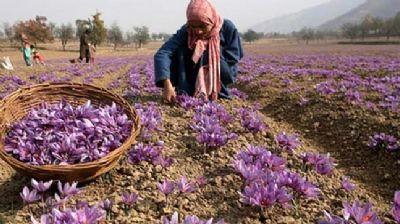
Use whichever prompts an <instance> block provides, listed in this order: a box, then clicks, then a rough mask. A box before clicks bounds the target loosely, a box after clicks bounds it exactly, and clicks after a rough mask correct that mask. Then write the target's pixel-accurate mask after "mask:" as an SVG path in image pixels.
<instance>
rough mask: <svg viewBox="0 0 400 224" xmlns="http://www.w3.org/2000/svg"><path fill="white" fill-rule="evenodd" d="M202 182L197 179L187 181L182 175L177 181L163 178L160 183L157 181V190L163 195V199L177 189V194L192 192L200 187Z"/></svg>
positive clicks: (166, 198)
mask: <svg viewBox="0 0 400 224" xmlns="http://www.w3.org/2000/svg"><path fill="white" fill-rule="evenodd" d="M201 184H202V183H201V182H199V181H198V180H197V181H194V180H192V181H188V180H187V178H186V177H185V176H182V177H181V178H180V179H179V180H177V181H171V180H168V179H164V181H163V182H162V183H158V184H157V187H158V190H159V191H160V192H161V193H163V194H164V195H165V201H167V200H168V196H169V195H171V194H172V193H174V192H175V190H178V192H179V194H187V193H192V192H194V191H196V190H197V189H198V187H201V186H202V185H201Z"/></svg>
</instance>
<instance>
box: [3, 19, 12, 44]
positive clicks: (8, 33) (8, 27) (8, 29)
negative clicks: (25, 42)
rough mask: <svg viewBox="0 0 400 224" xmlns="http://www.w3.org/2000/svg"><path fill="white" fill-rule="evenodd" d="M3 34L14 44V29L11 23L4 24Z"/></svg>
mask: <svg viewBox="0 0 400 224" xmlns="http://www.w3.org/2000/svg"><path fill="white" fill-rule="evenodd" d="M3 32H4V36H5V37H6V38H7V39H8V40H9V41H10V43H12V42H13V40H14V36H15V35H14V29H13V27H12V26H11V25H10V24H9V23H3Z"/></svg>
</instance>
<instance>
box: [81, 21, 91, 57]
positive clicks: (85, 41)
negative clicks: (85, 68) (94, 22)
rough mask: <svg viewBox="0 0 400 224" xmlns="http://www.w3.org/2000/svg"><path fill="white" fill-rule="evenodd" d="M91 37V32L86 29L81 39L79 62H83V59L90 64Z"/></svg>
mask: <svg viewBox="0 0 400 224" xmlns="http://www.w3.org/2000/svg"><path fill="white" fill-rule="evenodd" d="M89 35H90V30H89V29H86V30H85V32H83V33H82V35H81V37H80V47H79V52H80V55H79V61H82V60H83V58H85V59H86V63H89V60H90V48H89V45H90V44H89Z"/></svg>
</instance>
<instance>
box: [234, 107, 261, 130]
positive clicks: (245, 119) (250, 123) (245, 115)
mask: <svg viewBox="0 0 400 224" xmlns="http://www.w3.org/2000/svg"><path fill="white" fill-rule="evenodd" d="M237 112H238V114H239V115H240V118H241V124H242V126H243V127H244V128H246V129H247V130H248V131H250V132H253V133H257V132H261V131H265V130H266V129H267V128H268V127H267V125H266V124H265V123H264V121H263V119H262V117H261V116H260V114H259V113H258V112H257V110H256V109H254V108H240V109H238V110H237Z"/></svg>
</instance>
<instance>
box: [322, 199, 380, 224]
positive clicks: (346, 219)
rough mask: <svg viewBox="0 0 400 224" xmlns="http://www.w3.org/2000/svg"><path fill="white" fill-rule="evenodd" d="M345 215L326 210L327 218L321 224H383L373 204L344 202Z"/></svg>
mask: <svg viewBox="0 0 400 224" xmlns="http://www.w3.org/2000/svg"><path fill="white" fill-rule="evenodd" d="M343 207H344V209H343V217H340V216H336V215H331V214H329V213H328V212H325V219H324V220H322V221H319V222H318V223H319V224H350V223H356V224H382V223H383V222H382V221H381V220H380V219H379V217H378V215H377V214H376V213H375V212H374V211H373V210H372V205H371V204H370V203H366V204H365V205H364V206H363V205H362V204H361V203H360V202H358V201H356V202H354V203H353V204H352V205H350V204H349V203H347V202H345V203H343Z"/></svg>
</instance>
